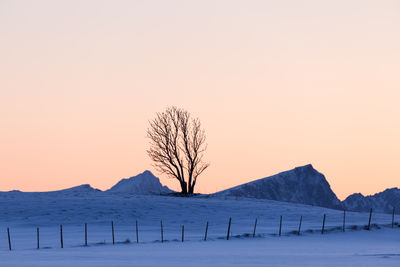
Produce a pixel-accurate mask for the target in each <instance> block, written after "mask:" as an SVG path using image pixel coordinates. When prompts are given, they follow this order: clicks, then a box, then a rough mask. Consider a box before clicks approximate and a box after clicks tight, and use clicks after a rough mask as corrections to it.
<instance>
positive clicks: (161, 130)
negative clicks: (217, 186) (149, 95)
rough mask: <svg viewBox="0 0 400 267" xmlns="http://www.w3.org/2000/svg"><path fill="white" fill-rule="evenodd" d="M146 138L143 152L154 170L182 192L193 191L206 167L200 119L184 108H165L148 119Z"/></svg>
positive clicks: (204, 139)
mask: <svg viewBox="0 0 400 267" xmlns="http://www.w3.org/2000/svg"><path fill="white" fill-rule="evenodd" d="M147 137H148V138H149V139H150V149H149V150H147V153H148V154H149V156H150V158H151V159H152V160H153V162H154V166H155V167H156V169H157V170H158V171H159V172H161V173H165V174H167V175H168V176H169V177H171V178H175V179H177V180H178V181H179V183H180V186H181V190H182V191H181V192H182V194H185V195H187V194H193V192H194V187H195V185H196V182H197V178H198V177H199V175H200V174H201V173H202V172H203V171H204V170H205V169H207V167H208V166H209V164H208V163H205V162H204V161H203V155H204V152H205V150H206V148H207V145H206V143H205V141H206V136H205V132H204V130H203V129H202V128H201V123H200V120H199V119H198V118H192V117H191V116H190V114H189V112H187V111H186V110H183V109H180V108H177V107H169V108H167V109H166V110H165V111H164V112H161V113H157V114H156V117H155V119H153V120H151V121H150V127H149V128H148V129H147Z"/></svg>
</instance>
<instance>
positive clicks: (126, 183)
mask: <svg viewBox="0 0 400 267" xmlns="http://www.w3.org/2000/svg"><path fill="white" fill-rule="evenodd" d="M106 192H109V193H125V194H137V195H148V194H157V195H160V194H167V193H172V192H173V191H172V190H170V189H169V188H168V187H167V186H163V185H162V184H161V183H160V180H159V179H158V178H157V177H156V176H154V175H153V174H152V173H151V172H150V171H144V172H143V173H141V174H138V175H136V176H133V177H130V178H126V179H122V180H121V181H119V182H118V183H117V184H116V185H114V186H113V187H111V188H110V189H108V190H107V191H106Z"/></svg>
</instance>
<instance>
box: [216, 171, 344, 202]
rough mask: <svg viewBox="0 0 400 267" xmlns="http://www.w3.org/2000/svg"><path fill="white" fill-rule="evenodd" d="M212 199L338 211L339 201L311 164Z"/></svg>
mask: <svg viewBox="0 0 400 267" xmlns="http://www.w3.org/2000/svg"><path fill="white" fill-rule="evenodd" d="M214 195H215V196H233V197H249V198H259V199H271V200H277V201H285V202H294V203H301V204H308V205H315V206H321V207H328V208H340V207H341V203H340V200H339V199H338V198H337V197H336V195H335V193H334V192H333V191H332V190H331V187H330V185H329V183H328V182H327V180H326V179H325V176H324V175H323V174H321V173H319V172H318V171H316V170H315V169H314V168H313V166H312V165H311V164H309V165H306V166H303V167H297V168H295V169H293V170H289V171H285V172H281V173H279V174H276V175H273V176H270V177H267V178H263V179H259V180H256V181H252V182H249V183H246V184H242V185H239V186H236V187H233V188H230V189H227V190H224V191H221V192H218V193H216V194H214Z"/></svg>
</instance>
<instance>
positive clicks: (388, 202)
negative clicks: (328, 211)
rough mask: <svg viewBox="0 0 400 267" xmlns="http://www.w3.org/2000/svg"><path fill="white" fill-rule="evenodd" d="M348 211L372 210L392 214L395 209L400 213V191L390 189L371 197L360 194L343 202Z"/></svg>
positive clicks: (353, 195) (351, 196)
mask: <svg viewBox="0 0 400 267" xmlns="http://www.w3.org/2000/svg"><path fill="white" fill-rule="evenodd" d="M342 203H343V206H344V207H345V208H346V209H347V210H352V211H369V209H370V208H372V209H373V210H374V211H376V212H383V213H391V212H392V211H393V208H396V209H397V212H396V213H399V212H400V210H399V209H400V189H399V188H390V189H386V190H385V191H383V192H380V193H377V194H375V195H371V196H363V195H362V194H360V193H356V194H352V195H350V196H348V197H347V198H346V199H345V200H344V201H343V202H342Z"/></svg>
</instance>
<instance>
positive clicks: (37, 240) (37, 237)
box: [36, 227, 39, 249]
mask: <svg viewBox="0 0 400 267" xmlns="http://www.w3.org/2000/svg"><path fill="white" fill-rule="evenodd" d="M36 243H37V246H36V248H37V249H39V227H37V228H36Z"/></svg>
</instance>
